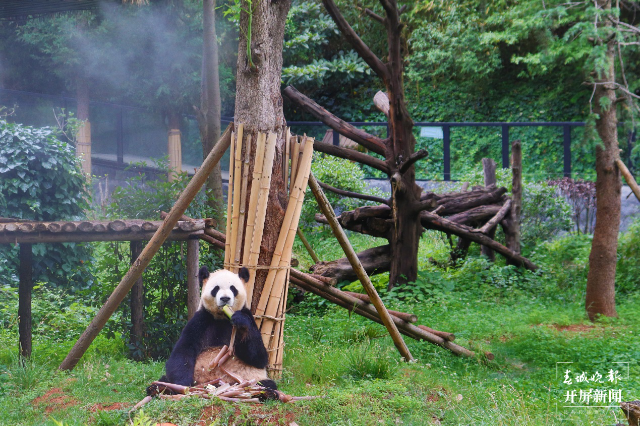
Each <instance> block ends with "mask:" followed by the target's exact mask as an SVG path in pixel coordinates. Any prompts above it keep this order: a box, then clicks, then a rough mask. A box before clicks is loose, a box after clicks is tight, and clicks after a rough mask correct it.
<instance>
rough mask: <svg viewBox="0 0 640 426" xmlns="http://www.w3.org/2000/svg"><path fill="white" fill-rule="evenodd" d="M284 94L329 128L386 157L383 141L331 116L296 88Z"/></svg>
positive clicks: (288, 88) (288, 87) (284, 91)
mask: <svg viewBox="0 0 640 426" xmlns="http://www.w3.org/2000/svg"><path fill="white" fill-rule="evenodd" d="M282 93H283V94H284V95H285V96H286V97H287V98H289V99H290V100H291V101H292V102H294V103H296V104H298V105H300V106H301V107H302V109H304V110H305V111H307V112H308V113H310V114H312V115H313V116H314V117H316V118H317V119H318V120H320V121H322V122H323V123H324V124H326V125H327V126H329V127H331V128H332V129H333V130H335V131H336V132H338V133H340V134H341V135H344V136H346V137H348V138H349V139H351V140H353V141H354V142H356V143H358V144H360V145H362V146H363V147H365V148H367V149H368V150H370V151H373V152H375V153H376V154H380V155H385V151H386V147H385V145H384V142H382V139H380V138H378V137H376V136H373V135H370V134H369V133H367V132H365V131H364V130H361V129H358V128H357V127H354V126H352V125H351V124H349V123H347V122H346V121H344V120H341V119H339V118H338V117H336V116H335V115H333V114H331V113H330V112H329V111H327V110H326V109H324V108H322V107H321V106H320V105H318V104H317V103H315V102H314V101H313V100H312V99H309V98H308V97H306V96H305V95H303V94H302V93H300V92H298V90H296V88H295V87H293V86H287V87H286V88H285V89H284V90H283V91H282Z"/></svg>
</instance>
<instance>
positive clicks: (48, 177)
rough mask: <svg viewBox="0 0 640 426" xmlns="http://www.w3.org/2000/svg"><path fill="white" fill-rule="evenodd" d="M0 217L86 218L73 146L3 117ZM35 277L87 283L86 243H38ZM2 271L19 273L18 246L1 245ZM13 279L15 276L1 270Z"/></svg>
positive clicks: (85, 195)
mask: <svg viewBox="0 0 640 426" xmlns="http://www.w3.org/2000/svg"><path fill="white" fill-rule="evenodd" d="M0 194H3V196H4V198H3V200H0V207H2V209H1V210H0V216H6V217H13V218H18V219H31V220H41V221H54V220H77V219H80V218H82V217H83V216H84V211H85V209H86V208H87V207H88V200H89V195H88V193H87V191H86V182H85V178H84V176H83V175H82V172H81V170H80V166H79V162H78V159H77V157H76V155H75V151H74V149H73V147H72V146H71V145H69V144H67V143H65V142H62V141H60V140H58V139H57V137H56V132H55V131H54V130H52V129H50V128H46V127H45V128H34V127H29V126H23V125H20V124H14V123H8V122H6V121H2V120H0ZM33 254H34V256H33V274H34V280H36V281H47V282H50V283H52V284H54V285H58V286H65V287H68V286H71V287H74V288H79V287H85V286H87V285H89V284H91V282H92V277H91V276H90V275H89V274H88V273H87V272H86V270H85V268H83V264H84V263H86V262H88V261H90V259H91V257H90V252H89V250H88V248H86V247H85V246H83V245H81V244H74V243H56V244H47V245H44V244H34V245H33ZM3 262H4V264H5V266H0V269H5V268H6V269H8V270H14V271H17V267H18V248H17V247H7V246H4V245H3V246H0V265H2V263H3ZM2 276H3V277H4V283H5V284H7V283H14V284H15V280H14V275H13V274H6V275H5V274H2Z"/></svg>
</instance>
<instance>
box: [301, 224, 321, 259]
mask: <svg viewBox="0 0 640 426" xmlns="http://www.w3.org/2000/svg"><path fill="white" fill-rule="evenodd" d="M296 233H297V234H298V238H300V241H302V244H303V245H304V248H306V249H307V253H309V256H311V259H313V262H314V263H320V258H319V257H318V255H317V254H316V252H315V251H313V247H311V244H309V241H307V237H305V236H304V234H303V233H302V229H300V228H298V230H297V231H296Z"/></svg>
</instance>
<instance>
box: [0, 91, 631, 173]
mask: <svg viewBox="0 0 640 426" xmlns="http://www.w3.org/2000/svg"><path fill="white" fill-rule="evenodd" d="M16 96H20V97H27V98H29V99H39V100H40V101H43V100H46V101H47V104H49V103H50V104H51V105H52V106H56V107H62V108H65V109H69V108H71V109H74V108H75V104H76V99H75V98H71V97H65V96H60V95H46V94H40V93H33V92H25V91H17V90H9V89H0V105H1V104H3V101H9V100H10V99H12V98H15V97H16ZM23 99H24V98H23ZM4 104H5V106H10V105H7V103H6V102H5V103H4ZM90 105H91V106H92V107H94V108H92V110H94V111H95V110H96V109H101V110H104V109H108V110H109V112H108V114H105V113H101V114H98V115H99V116H101V117H103V118H105V119H106V121H107V122H106V123H102V125H101V126H100V127H102V128H103V129H102V130H103V132H102V134H101V135H96V136H99V137H98V138H97V139H98V142H102V143H101V145H99V146H97V147H96V148H98V149H100V146H103V149H104V150H108V151H109V152H110V153H111V155H113V157H115V160H116V161H115V162H116V163H117V164H123V163H124V157H125V154H131V153H136V152H138V151H141V147H140V144H141V143H142V142H141V139H140V137H142V139H150V140H151V141H148V142H147V145H144V152H154V153H155V154H162V153H163V152H164V151H166V139H165V138H164V137H162V136H163V135H162V133H163V132H162V131H160V129H155V130H154V132H155V133H158V135H147V136H144V135H142V134H140V133H139V132H135V133H133V130H131V128H132V125H131V124H132V123H129V122H130V121H131V120H134V118H135V117H138V115H141V114H144V116H145V120H146V121H149V123H147V124H148V125H147V126H146V127H145V130H143V131H142V133H145V132H146V133H148V132H149V131H150V129H154V128H155V127H158V125H161V120H157V119H156V118H153V117H152V116H159V115H160V113H159V112H156V111H151V110H149V109H145V108H141V107H135V106H129V105H120V104H115V103H109V102H100V101H91V103H90ZM123 116H125V117H126V118H127V122H128V126H126V125H123ZM147 116H148V117H147ZM51 118H52V116H51V117H48V118H44V117H43V116H42V111H41V110H35V109H34V110H33V111H31V116H30V119H29V120H27V121H34V120H35V122H29V123H26V124H30V125H41V123H40V122H42V121H46V120H49V121H50V120H51ZM185 118H186V119H187V120H185V121H186V122H189V127H190V128H193V129H191V131H190V132H189V135H188V136H189V140H188V141H186V140H184V139H187V138H183V146H184V145H185V144H187V145H188V147H189V151H194V152H191V153H190V154H191V157H193V158H191V161H192V162H193V163H194V164H199V162H198V158H200V161H201V150H200V148H198V147H197V145H198V142H197V141H196V139H198V138H199V132H198V130H197V125H196V124H195V117H194V116H192V115H185ZM231 120H232V117H222V122H223V123H227V122H229V121H231ZM134 121H135V120H134ZM349 124H351V125H353V126H356V127H383V128H386V131H387V135H388V132H389V128H388V123H387V122H365V121H356V122H350V123H349ZM288 125H289V126H290V127H292V128H294V129H296V128H297V129H304V128H308V127H324V128H325V129H328V127H327V126H326V125H325V124H324V123H321V122H317V121H289V122H288ZM584 125H585V123H584V122H573V121H557V122H416V123H415V124H414V126H415V127H416V128H419V127H439V128H441V131H442V133H441V135H438V138H442V177H443V179H444V180H445V181H449V180H451V176H452V173H451V166H452V158H451V157H452V156H451V142H452V140H451V139H452V138H451V129H452V128H463V127H467V128H468V127H475V128H486V127H493V128H496V127H497V128H500V130H501V160H502V167H503V168H507V167H509V154H510V152H509V151H510V146H511V140H510V133H511V132H510V129H511V128H514V127H556V128H561V129H562V144H563V149H562V153H563V155H562V156H563V165H562V166H563V167H562V175H564V176H566V177H571V175H572V150H571V148H572V135H571V130H572V128H575V127H583V126H584ZM127 129H129V130H127ZM92 130H93V129H92ZM163 130H164V129H163ZM152 136H153V137H152ZM156 140H157V142H156ZM628 140H629V145H630V146H631V145H633V143H634V142H635V132H631V133H629V135H628ZM333 143H334V145H338V143H339V134H338V133H337V132H333ZM150 145H153V147H154V148H157V149H149V146H150ZM156 145H157V146H156ZM114 148H115V149H114ZM184 150H185V149H184V147H183V151H184ZM196 151H197V152H196ZM105 152H106V151H105ZM630 153H631V149H629V147H627V149H626V155H627V157H628V158H627V160H628V163H629V166H630V167H633V164H631V161H630V160H631V157H630ZM114 154H115V155H114ZM557 174H558V175H559V174H560V173H559V171H558V173H557Z"/></svg>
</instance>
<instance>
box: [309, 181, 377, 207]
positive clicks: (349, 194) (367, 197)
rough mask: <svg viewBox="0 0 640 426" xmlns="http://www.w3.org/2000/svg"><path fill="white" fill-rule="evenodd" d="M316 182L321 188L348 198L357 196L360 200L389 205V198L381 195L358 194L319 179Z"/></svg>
mask: <svg viewBox="0 0 640 426" xmlns="http://www.w3.org/2000/svg"><path fill="white" fill-rule="evenodd" d="M318 184H320V186H321V187H322V188H323V189H326V190H327V191H331V192H333V193H336V194H338V195H342V196H345V197H349V198H358V199H360V200H367V201H374V202H376V203H382V204H386V205H389V200H386V199H384V198H382V197H376V196H374V195H366V194H359V193H357V192H351V191H345V190H344V189H340V188H336V187H334V186H331V185H327V184H326V183H322V182H320V181H318Z"/></svg>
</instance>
